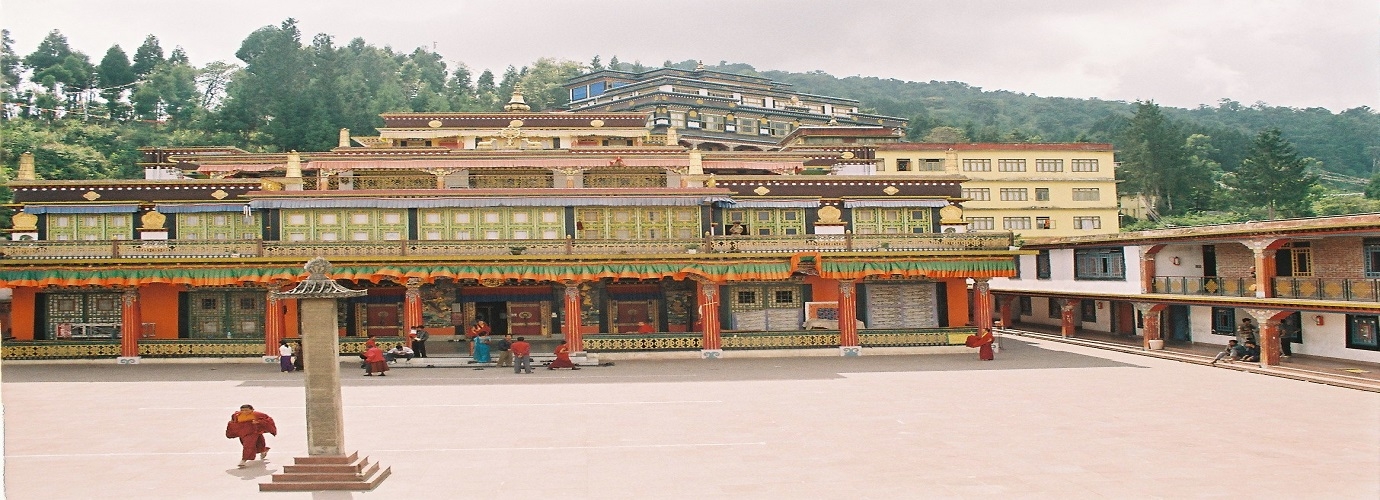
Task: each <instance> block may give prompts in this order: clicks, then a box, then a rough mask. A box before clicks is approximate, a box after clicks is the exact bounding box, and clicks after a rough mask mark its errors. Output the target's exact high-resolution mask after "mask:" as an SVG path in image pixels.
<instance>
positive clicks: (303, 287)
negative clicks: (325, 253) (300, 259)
mask: <svg viewBox="0 0 1380 500" xmlns="http://www.w3.org/2000/svg"><path fill="white" fill-rule="evenodd" d="M303 267H304V268H305V269H306V270H307V279H305V280H302V282H301V283H298V284H297V287H296V288H293V289H292V290H288V291H286V292H273V296H274V297H277V298H279V299H344V298H349V297H360V296H363V295H365V294H367V293H369V292H368V291H367V290H352V289H349V288H345V287H344V286H341V285H340V283H336V281H335V280H333V279H330V278H329V277H327V275H329V274H330V272H331V270H332V269H334V266H331V263H330V261H327V260H326V258H325V257H317V258H315V259H312V260H309V261H307V265H305V266H303Z"/></svg>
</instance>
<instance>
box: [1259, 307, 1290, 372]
mask: <svg viewBox="0 0 1380 500" xmlns="http://www.w3.org/2000/svg"><path fill="white" fill-rule="evenodd" d="M1259 323H1260V332H1259V338H1258V339H1256V340H1258V341H1259V342H1260V365H1261V366H1279V360H1280V357H1281V356H1283V354H1284V352H1283V350H1281V349H1280V346H1279V320H1278V319H1275V318H1269V319H1266V320H1265V321H1260V322H1259Z"/></svg>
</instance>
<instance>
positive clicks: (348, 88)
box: [0, 19, 1380, 224]
mask: <svg viewBox="0 0 1380 500" xmlns="http://www.w3.org/2000/svg"><path fill="white" fill-rule="evenodd" d="M0 35H3V36H2V37H0V42H2V43H0V80H3V81H0V84H3V87H0V99H2V100H3V102H4V108H3V111H4V112H3V117H2V119H0V132H3V144H0V162H2V163H3V165H5V166H6V167H7V168H6V169H5V170H8V171H10V172H12V171H13V168H14V166H15V164H16V163H17V159H18V155H19V154H20V153H22V152H24V151H32V152H34V154H35V156H36V157H37V161H38V163H39V168H40V175H41V176H42V177H43V178H46V179H85V178H136V177H139V176H140V175H141V172H139V171H138V170H137V168H136V167H135V165H134V163H135V161H137V152H136V148H138V147H140V146H163V145H166V146H194V145H232V146H237V147H240V148H243V149H246V150H249V151H287V150H302V151H311V150H324V149H329V148H331V147H333V146H334V145H335V141H336V133H337V131H338V130H339V129H340V128H342V127H344V128H350V129H351V130H353V131H355V134H356V135H370V134H373V133H374V130H373V129H374V127H377V126H380V125H382V121H381V120H380V119H379V117H378V114H379V113H383V112H394V111H416V112H422V111H431V112H444V111H498V110H500V109H501V108H502V105H503V104H504V103H505V102H506V101H507V98H508V96H509V95H510V94H511V93H512V90H513V89H514V88H515V87H516V86H517V85H521V86H522V88H523V89H524V95H525V97H526V99H527V102H528V103H529V104H531V105H532V107H533V109H537V110H554V109H560V108H561V107H563V106H564V105H565V104H566V99H567V96H566V93H565V91H564V90H563V89H562V87H561V84H562V83H563V82H564V81H565V80H566V79H568V78H570V77H572V76H575V75H578V74H581V73H583V72H586V71H589V70H591V69H603V68H611V69H617V70H621V71H631V72H638V71H645V70H648V69H653V68H650V67H647V66H644V65H642V64H641V63H640V62H633V63H626V62H621V61H619V60H618V58H617V57H616V56H613V57H610V59H608V60H607V62H605V61H603V60H602V59H601V58H600V57H599V56H594V57H593V58H592V59H591V60H590V61H589V62H574V61H563V60H556V59H551V58H543V59H538V60H537V61H533V62H531V63H529V64H526V65H524V66H516V65H514V66H509V67H507V68H505V69H504V70H503V71H501V72H499V73H495V72H494V71H493V70H490V69H484V70H483V71H480V72H479V73H478V74H477V75H476V74H475V73H474V72H473V70H472V69H471V68H469V67H467V66H465V65H464V64H455V65H451V64H447V63H446V62H445V59H444V57H443V56H442V55H441V54H438V53H436V52H434V51H431V50H428V49H425V48H417V49H413V50H411V51H398V50H394V49H393V48H391V47H379V46H376V45H372V44H370V43H368V42H366V41H365V40H363V39H361V38H354V39H351V40H349V41H348V42H345V43H343V44H342V43H339V42H338V41H337V40H336V39H335V38H333V37H332V36H329V35H326V34H318V35H316V36H314V37H312V38H310V39H309V40H308V39H305V38H304V37H303V34H302V33H301V32H300V30H299V29H298V27H297V24H296V22H295V21H294V20H291V19H289V20H287V21H284V22H283V23H281V24H279V25H277V26H266V27H264V28H261V29H258V30H256V31H254V32H253V33H250V34H248V36H246V38H245V39H244V40H243V42H242V43H241V46H240V48H239V50H238V51H237V52H236V54H235V56H236V58H237V60H236V61H215V62H211V63H208V64H205V65H203V66H200V67H196V66H193V65H191V64H190V62H189V59H188V57H187V54H185V53H184V52H183V51H182V50H181V49H180V48H174V49H172V50H171V51H165V49H164V47H163V45H162V41H161V40H160V39H159V38H158V37H157V36H155V35H149V36H148V37H147V38H146V39H145V40H144V41H143V43H142V44H141V45H140V46H139V47H137V48H135V49H134V50H133V55H132V56H131V55H130V52H128V51H126V50H125V48H123V47H120V46H118V45H112V46H111V47H109V48H107V49H106V51H105V52H104V53H103V55H102V56H101V57H100V59H99V61H96V60H94V59H93V58H92V57H91V56H89V55H87V54H86V53H84V52H82V51H80V50H78V49H77V48H74V47H71V46H70V45H69V44H68V41H67V39H66V37H65V36H63V35H62V33H60V32H57V31H53V32H50V33H49V34H48V36H47V37H46V38H45V39H44V40H43V41H42V42H41V43H40V45H39V46H38V48H37V49H36V50H35V51H34V52H32V53H30V54H16V53H15V52H14V51H13V49H12V47H13V41H12V40H10V37H9V33H8V31H5V32H3V33H0ZM165 54H166V55H165ZM696 64H697V63H696V62H695V61H682V62H679V63H675V62H672V61H665V62H664V63H662V64H661V65H660V66H676V67H681V68H685V69H691V68H693V67H694V66H695V65H696ZM707 69H710V70H715V71H724V72H732V73H740V74H750V75H756V76H763V77H767V78H771V79H773V80H776V81H780V82H785V83H789V84H791V85H792V86H793V87H794V88H795V89H797V90H799V91H801V92H806V93H811V94H822V95H833V96H839V97H848V98H852V99H857V100H859V101H860V102H861V103H862V107H863V108H864V109H865V110H867V111H869V112H875V113H880V114H885V115H892V116H898V117H903V118H907V119H909V120H910V123H911V125H910V129H909V130H908V131H907V137H908V138H909V139H910V140H915V141H926V140H929V141H936V142H954V141H1013V142H1037V141H1039V142H1068V141H1098V142H1111V143H1114V144H1116V146H1117V148H1118V150H1119V153H1118V161H1119V162H1121V166H1120V167H1119V170H1118V176H1119V177H1120V178H1122V179H1123V180H1124V181H1125V182H1124V183H1123V184H1122V189H1121V192H1122V193H1123V194H1127V193H1131V194H1144V195H1146V197H1147V199H1149V200H1151V201H1152V202H1153V203H1154V204H1155V205H1156V207H1157V208H1158V209H1159V212H1160V213H1161V214H1163V215H1165V216H1166V220H1167V221H1169V222H1171V223H1179V224H1192V223H1201V222H1214V221H1231V220H1244V219H1247V218H1262V217H1277V216H1299V215H1310V214H1315V213H1317V214H1333V213H1354V212H1370V211H1380V203H1377V202H1376V201H1374V198H1376V197H1378V196H1380V182H1376V181H1373V180H1372V178H1373V177H1375V176H1374V173H1375V171H1376V169H1377V163H1380V160H1378V159H1380V115H1377V113H1376V112H1375V110H1371V109H1369V108H1365V107H1361V108H1355V109H1349V110H1343V111H1340V112H1333V111H1330V110H1327V109H1322V108H1308V109H1298V108H1286V107H1276V106H1269V105H1267V104H1265V103H1256V104H1254V105H1250V106H1245V105H1242V104H1240V103H1237V102H1235V101H1231V100H1228V99H1223V100H1222V101H1221V102H1219V103H1218V104H1217V105H1216V106H1202V107H1199V108H1196V109H1181V108H1172V107H1161V106H1158V105H1156V104H1154V103H1152V102H1136V103H1127V102H1118V101H1105V100H1098V99H1072V98H1050V97H1039V96H1035V95H1029V94H1022V93H1019V92H1012V91H1004V90H997V91H991V90H983V89H981V88H978V87H974V86H971V85H967V84H964V83H961V82H938V81H931V82H909V81H901V80H895V79H884V78H876V77H845V78H839V77H835V76H832V75H829V74H827V73H823V72H818V71H815V72H809V73H791V72H782V71H767V70H757V69H756V68H754V67H752V66H749V65H746V64H737V63H729V62H727V61H722V62H720V63H719V64H717V65H710V66H708V67H707ZM5 175H6V174H5V172H4V171H3V170H0V182H3V181H6V180H7V179H5V178H4V176H5ZM1367 183H1369V184H1367ZM1362 191H1364V192H1365V193H1366V196H1364V197H1363V196H1354V195H1350V194H1352V193H1357V192H1362ZM1259 193H1270V194H1269V196H1268V197H1266V198H1261V197H1260V196H1257V194H1259ZM1286 194H1288V195H1298V196H1297V198H1299V199H1291V200H1285V199H1283V198H1280V197H1281V196H1283V195H1286ZM0 199H8V193H6V192H3V189H2V188H0ZM7 222H8V217H7V216H0V224H7Z"/></svg>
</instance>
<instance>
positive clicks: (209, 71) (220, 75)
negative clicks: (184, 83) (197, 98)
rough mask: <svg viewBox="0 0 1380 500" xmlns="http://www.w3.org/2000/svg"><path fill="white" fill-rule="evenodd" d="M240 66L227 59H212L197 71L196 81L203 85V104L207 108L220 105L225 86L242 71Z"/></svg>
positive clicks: (214, 107)
mask: <svg viewBox="0 0 1380 500" xmlns="http://www.w3.org/2000/svg"><path fill="white" fill-rule="evenodd" d="M240 69H241V68H240V67H239V66H237V65H234V64H230V63H227V62H225V61H211V62H210V63H207V64H206V66H203V67H201V68H200V69H199V70H198V71H197V77H196V83H197V85H198V86H200V87H201V89H202V93H201V105H202V107H205V108H206V109H216V108H219V107H220V103H221V99H222V98H224V97H225V88H226V87H227V86H229V85H230V82H231V81H233V80H234V79H235V77H236V76H237V75H238V74H239V72H240Z"/></svg>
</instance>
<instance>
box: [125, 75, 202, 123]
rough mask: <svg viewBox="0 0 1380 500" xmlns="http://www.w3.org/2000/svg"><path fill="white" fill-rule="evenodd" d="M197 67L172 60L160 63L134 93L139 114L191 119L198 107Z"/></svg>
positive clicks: (134, 103) (135, 105)
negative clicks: (175, 62) (174, 62)
mask: <svg viewBox="0 0 1380 500" xmlns="http://www.w3.org/2000/svg"><path fill="white" fill-rule="evenodd" d="M196 77H197V71H196V69H195V68H192V67H191V66H188V65H186V64H173V63H172V62H171V61H169V62H165V63H163V64H160V65H158V67H156V68H154V69H153V72H152V73H149V74H148V75H145V76H144V82H143V83H142V84H140V85H139V87H138V88H137V89H135V91H134V93H133V94H132V95H131V96H130V101H132V104H133V106H134V113H135V115H137V116H139V117H140V118H144V119H146V120H163V119H165V118H166V119H170V120H173V121H176V122H187V121H189V120H190V119H191V118H192V115H193V113H195V112H196V111H197V109H198V105H197V98H198V97H200V95H201V91H200V90H198V89H197V87H196Z"/></svg>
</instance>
